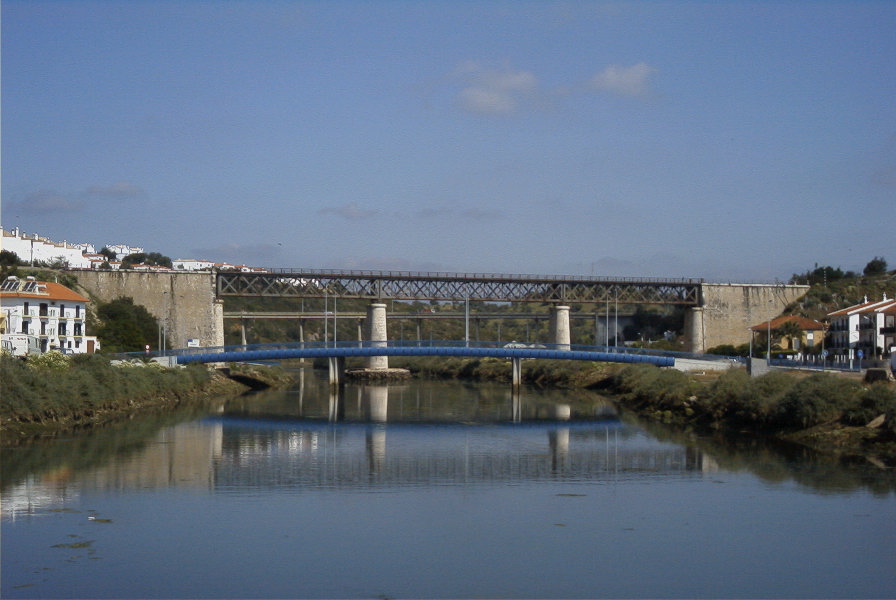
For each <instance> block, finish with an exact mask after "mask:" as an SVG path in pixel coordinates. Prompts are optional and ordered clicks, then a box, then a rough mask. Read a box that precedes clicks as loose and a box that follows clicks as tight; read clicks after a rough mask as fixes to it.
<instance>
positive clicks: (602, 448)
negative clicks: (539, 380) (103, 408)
mask: <svg viewBox="0 0 896 600" xmlns="http://www.w3.org/2000/svg"><path fill="white" fill-rule="evenodd" d="M894 594H896V483H894V475H893V473H892V472H891V471H888V470H885V469H882V468H880V467H877V466H875V465H873V464H871V463H868V462H866V461H862V460H856V461H853V463H852V464H844V463H843V461H835V460H832V459H828V458H825V457H822V456H818V455H816V454H814V453H812V452H809V451H806V450H796V449H793V448H783V447H776V446H771V445H768V444H764V443H759V442H758V441H756V440H741V441H739V442H731V441H728V442H724V443H723V442H720V441H717V440H710V439H701V438H698V437H695V436H692V435H687V434H684V433H676V432H675V431H672V430H667V429H664V428H662V427H659V426H656V425H647V424H643V423H641V424H639V423H638V422H637V421H635V420H633V419H632V418H630V417H627V416H625V415H622V416H619V415H616V413H615V411H614V409H613V407H612V405H610V404H609V403H607V402H606V401H605V400H603V399H602V398H600V397H599V396H597V395H595V394H592V393H590V392H564V391H556V390H554V391H543V390H542V391H539V390H535V389H524V390H523V391H522V393H521V395H520V397H519V398H514V397H513V396H512V395H511V393H510V390H509V388H508V387H507V386H500V385H470V384H463V383H444V382H411V383H407V384H404V383H403V384H400V385H394V384H393V385H389V386H355V385H348V386H346V388H345V390H344V391H343V393H342V394H331V393H330V391H329V388H328V386H327V384H326V382H325V381H324V380H323V379H322V378H321V377H320V376H318V375H316V374H315V373H313V372H311V371H309V372H307V373H306V374H304V376H303V378H302V381H301V384H300V385H299V386H297V387H296V388H295V389H292V390H289V391H286V392H283V391H279V392H262V393H256V394H252V395H247V396H243V397H240V398H236V399H231V400H227V401H222V402H221V403H219V404H218V405H216V406H213V407H210V408H208V409H196V408H193V409H184V410H180V411H176V412H174V413H171V412H169V413H166V414H156V415H146V416H141V417H140V418H135V419H133V420H132V421H129V422H128V423H126V424H120V425H116V426H113V427H108V428H104V429H101V430H94V431H90V432H85V433H81V434H77V435H69V436H66V437H64V438H62V439H56V440H50V441H42V442H35V443H31V444H29V445H26V446H21V447H17V448H12V449H9V448H7V449H4V450H3V453H2V596H3V597H4V598H123V597H128V598H249V597H252V598H385V597H416V598H443V597H450V598H458V597H462V598H471V597H472V598H475V597H526V598H564V597H569V598H599V597H614V598H623V597H637V598H646V597H663V598H673V597H675V598H679V597H689V598H695V597H713V598H731V597H751V598H757V597H765V598H773V597H775V598H777V597H787V598H793V597H799V598H835V597H836V598H860V597H868V598H882V597H893V596H894Z"/></svg>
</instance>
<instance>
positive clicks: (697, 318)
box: [684, 283, 809, 352]
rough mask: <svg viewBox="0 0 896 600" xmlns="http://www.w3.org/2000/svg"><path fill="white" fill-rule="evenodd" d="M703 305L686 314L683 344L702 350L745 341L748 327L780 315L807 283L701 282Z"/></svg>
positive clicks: (748, 331)
mask: <svg viewBox="0 0 896 600" xmlns="http://www.w3.org/2000/svg"><path fill="white" fill-rule="evenodd" d="M701 287H702V292H701V294H702V299H703V305H702V306H700V307H697V308H693V309H691V311H690V312H689V313H688V314H687V316H686V317H685V325H684V329H685V332H684V333H685V346H686V348H687V350H688V351H690V352H704V351H705V350H706V349H708V348H712V347H714V346H718V345H721V344H733V345H735V346H737V345H739V344H746V343H749V341H750V327H752V326H754V325H758V324H760V323H763V322H765V321H768V320H769V319H772V318H774V317H777V316H778V315H780V314H781V313H782V312H783V311H784V308H785V307H786V306H787V305H789V304H791V303H793V302H794V301H796V300H797V299H799V298H800V297H802V296H803V295H805V293H806V292H807V291H809V286H807V285H771V284H738V283H704V284H703V285H702V286H701Z"/></svg>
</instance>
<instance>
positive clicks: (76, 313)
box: [0, 277, 99, 354]
mask: <svg viewBox="0 0 896 600" xmlns="http://www.w3.org/2000/svg"><path fill="white" fill-rule="evenodd" d="M88 302H90V300H88V299H87V298H85V297H84V296H82V295H81V294H78V293H77V292H74V291H72V290H70V289H69V288H67V287H65V286H64V285H61V284H58V283H54V282H51V281H37V280H35V279H34V277H28V278H26V279H19V278H18V277H8V278H7V279H6V280H4V281H3V283H2V284H0V311H2V317H3V318H2V319H0V333H24V334H27V335H33V336H36V337H38V338H39V339H40V346H41V351H43V352H46V351H48V350H64V351H66V352H70V353H73V354H82V353H85V352H86V353H92V352H96V351H97V350H99V342H98V341H97V339H96V337H95V336H89V335H86V333H87V332H86V325H85V319H86V317H87V303H88Z"/></svg>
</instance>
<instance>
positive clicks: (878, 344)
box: [828, 294, 896, 357]
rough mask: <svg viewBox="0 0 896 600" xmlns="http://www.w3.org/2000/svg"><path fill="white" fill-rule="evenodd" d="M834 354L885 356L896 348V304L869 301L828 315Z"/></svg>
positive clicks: (893, 301) (884, 298)
mask: <svg viewBox="0 0 896 600" xmlns="http://www.w3.org/2000/svg"><path fill="white" fill-rule="evenodd" d="M828 319H829V321H830V327H829V329H828V331H830V336H831V344H830V347H831V351H832V352H835V353H838V354H852V353H854V352H855V351H857V350H862V352H863V354H864V355H865V356H866V357H873V356H885V355H887V354H889V353H890V352H891V351H892V348H893V347H894V346H896V300H892V299H888V298H887V295H886V294H884V297H883V300H878V301H869V300H868V298H867V297H865V300H864V301H863V302H862V303H861V304H856V305H854V306H849V307H847V308H843V309H840V310H837V311H834V312H832V313H829V314H828Z"/></svg>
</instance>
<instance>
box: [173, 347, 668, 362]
mask: <svg viewBox="0 0 896 600" xmlns="http://www.w3.org/2000/svg"><path fill="white" fill-rule="evenodd" d="M523 346H524V345H523V344H519V345H516V346H515V347H485V346H467V345H462V344H458V345H447V344H446V345H408V344H407V343H405V344H395V343H384V342H363V343H359V342H343V343H339V344H336V345H332V344H331V345H328V346H326V345H323V344H319V345H318V344H314V345H312V344H307V345H306V344H295V345H282V344H281V345H276V346H275V347H270V348H260V347H255V348H253V349H244V347H243V346H231V347H222V348H215V349H205V348H202V349H200V348H195V349H185V350H182V351H179V352H182V353H178V354H177V356H176V359H177V362H178V364H190V363H209V362H252V361H265V360H283V359H288V358H343V357H353V356H354V357H370V356H467V357H477V358H503V359H514V358H517V359H521V358H541V359H554V360H586V361H597V362H618V363H647V364H652V365H657V366H660V367H672V366H674V365H675V359H674V358H673V357H671V356H657V355H651V354H635V353H627V352H606V351H596V350H578V349H569V350H566V349H562V348H551V347H544V346H542V347H533V346H525V347H523Z"/></svg>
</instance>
